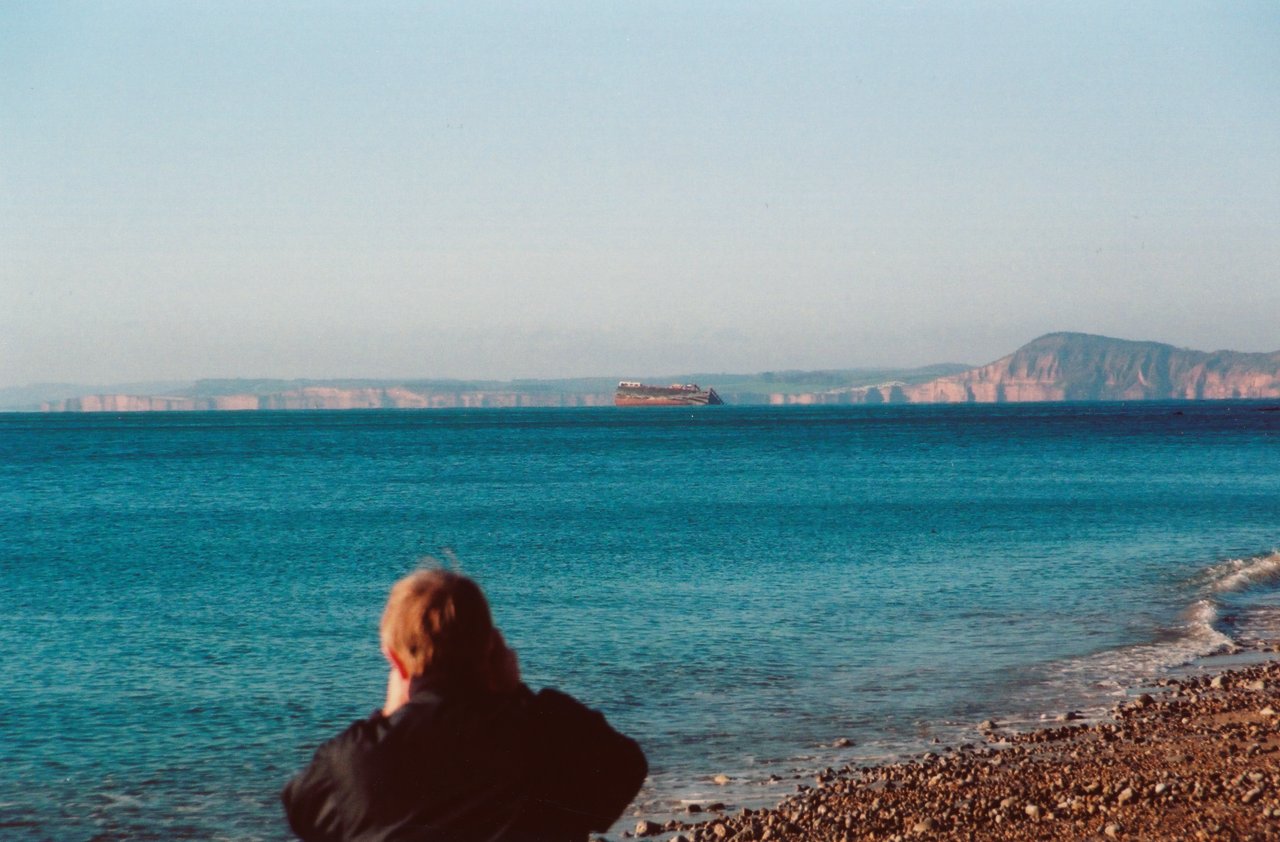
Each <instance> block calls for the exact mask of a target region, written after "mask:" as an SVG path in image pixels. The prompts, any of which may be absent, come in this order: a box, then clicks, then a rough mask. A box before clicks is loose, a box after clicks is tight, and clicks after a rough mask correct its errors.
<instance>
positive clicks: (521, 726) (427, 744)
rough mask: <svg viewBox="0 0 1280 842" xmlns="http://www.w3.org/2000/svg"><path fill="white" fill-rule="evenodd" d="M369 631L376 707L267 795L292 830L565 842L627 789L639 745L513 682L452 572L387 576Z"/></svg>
mask: <svg viewBox="0 0 1280 842" xmlns="http://www.w3.org/2000/svg"><path fill="white" fill-rule="evenodd" d="M381 638H382V651H383V653H384V654H385V656H386V658H387V660H388V661H389V662H390V671H389V674H388V677H387V698H386V702H385V704H384V705H383V707H382V708H381V709H380V710H377V711H374V712H373V714H371V715H370V716H369V717H368V718H367V719H363V720H360V721H357V722H355V723H353V724H352V725H351V726H350V727H349V728H347V729H346V730H345V731H343V732H342V733H341V734H339V735H338V736H337V737H335V738H334V739H332V740H329V741H328V742H326V743H325V744H324V745H322V746H320V748H319V749H318V750H317V751H316V753H315V757H314V758H313V759H312V761H311V764H310V765H309V766H308V767H307V768H306V769H305V770H304V771H302V772H301V773H300V774H298V775H297V776H296V777H294V778H293V779H292V780H291V781H289V783H288V784H287V785H286V786H285V788H284V791H283V792H282V793H281V799H282V801H283V802H284V808H285V814H286V816H287V818H288V821H289V825H290V827H291V828H292V829H293V831H294V833H296V834H297V835H298V836H299V837H300V838H301V839H304V840H307V842H339V841H340V840H360V842H391V840H396V842H410V840H411V841H412V842H436V841H437V840H441V842H445V841H446V840H447V842H570V841H571V840H573V842H577V841H578V840H585V839H586V838H587V836H588V834H589V833H590V832H591V831H603V830H607V829H608V828H609V826H610V825H612V824H613V822H615V821H616V820H617V819H618V817H619V816H620V815H621V814H622V811H623V810H625V809H626V807H627V805H628V804H629V803H630V802H631V799H632V798H634V797H635V795H636V793H637V792H638V791H639V789H640V785H641V783H642V782H643V781H644V778H645V775H646V774H647V773H648V766H647V763H646V761H645V756H644V753H643V752H642V751H641V749H640V747H639V745H637V744H636V743H635V742H634V741H633V740H631V739H629V738H627V737H625V736H623V735H622V734H619V733H618V732H617V731H615V730H614V729H613V728H612V727H610V726H609V724H608V723H607V722H606V721H605V718H604V717H603V716H602V715H601V714H599V713H597V712H595V711H593V710H590V709H588V708H586V707H584V706H583V705H582V704H580V703H579V702H577V701H576V700H574V699H573V698H572V697H570V696H568V695H565V694H564V693H561V692H558V691H556V690H550V689H544V690H541V691H539V692H537V693H534V692H532V691H531V690H530V689H529V688H528V687H526V686H525V685H524V684H523V683H521V681H520V671H519V667H518V664H517V660H516V656H515V654H514V653H513V652H512V651H511V650H510V649H508V648H507V645H506V643H505V642H504V640H503V638H502V635H501V634H500V633H499V632H498V630H497V629H496V628H495V627H494V625H493V620H492V617H491V615H490V611H489V605H488V602H487V601H486V600H485V597H484V593H483V592H482V591H481V590H480V587H479V585H477V584H476V583H475V582H474V581H472V580H471V579H469V578H467V577H466V576H463V575H462V574H460V573H457V572H454V571H451V570H444V569H433V570H420V571H417V572H415V573H412V574H410V575H409V576H406V577H405V578H403V579H401V580H400V581H399V582H397V583H396V584H395V585H394V586H393V587H392V589H391V594H390V597H389V598H388V599H387V605H386V609H385V611H384V612H383V615H382V623H381Z"/></svg>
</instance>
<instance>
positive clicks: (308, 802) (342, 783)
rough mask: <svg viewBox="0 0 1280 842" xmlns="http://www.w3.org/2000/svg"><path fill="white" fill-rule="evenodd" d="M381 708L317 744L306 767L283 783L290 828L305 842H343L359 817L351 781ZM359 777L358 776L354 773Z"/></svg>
mask: <svg viewBox="0 0 1280 842" xmlns="http://www.w3.org/2000/svg"><path fill="white" fill-rule="evenodd" d="M380 722H385V719H384V718H383V716H382V713H381V711H374V712H373V713H372V714H371V715H370V716H369V718H368V719H365V720H360V721H357V722H354V723H352V725H351V727H349V728H348V729H347V730H346V731H343V732H342V733H341V734H339V735H338V736H337V737H334V738H333V739H332V740H330V741H329V742H327V743H325V744H324V745H322V746H320V748H319V749H317V750H316V753H315V757H313V758H312V760H311V763H310V764H309V765H308V766H307V768H306V769H303V770H302V771H301V772H299V773H298V775H297V776H295V777H294V778H293V780H291V781H289V783H287V784H285V787H284V790H283V791H281V793H280V801H281V802H282V803H283V804H284V812H285V816H286V818H288V820H289V827H290V828H292V829H293V832H294V833H295V834H296V835H297V836H298V838H299V839H303V840H305V842H342V840H343V839H345V838H346V833H347V830H348V829H349V828H350V827H351V826H352V825H353V823H356V822H358V821H359V820H360V815H359V814H360V812H361V810H362V809H363V807H362V806H361V805H359V804H353V803H352V798H351V792H352V780H351V776H352V775H353V774H355V772H356V769H357V768H358V767H359V766H360V760H359V758H360V757H362V756H363V751H362V749H361V746H364V745H367V743H368V741H369V740H370V739H372V737H373V731H374V730H375V729H376V727H377V725H378V723H380ZM357 777H359V775H357Z"/></svg>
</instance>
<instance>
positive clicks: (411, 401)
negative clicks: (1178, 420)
mask: <svg viewBox="0 0 1280 842" xmlns="http://www.w3.org/2000/svg"><path fill="white" fill-rule="evenodd" d="M649 379H650V380H652V382H658V383H671V382H679V383H691V382H700V383H703V384H709V385H713V386H716V387H717V391H718V392H719V393H720V395H721V396H722V397H724V398H725V400H726V402H727V403H734V404H757V403H769V404H777V405H785V404H883V403H893V404H904V403H1017V402H1020V401H1100V400H1102V401H1105V400H1169V399H1175V400H1177V399H1185V400H1220V399H1226V398H1280V351H1278V352H1275V353H1270V354H1244V353H1238V352H1235V351H1215V352H1213V353H1207V352H1204V351H1191V350H1187V349H1185V348H1175V347H1174V346H1172V345H1162V344H1160V343H1158V342H1131V341H1128V340H1124V339H1110V338H1107V337H1105V336H1091V335H1088V334H1084V333H1051V334H1049V335H1048V336H1042V337H1040V338H1039V339H1037V340H1035V341H1033V342H1030V343H1028V344H1027V345H1024V346H1023V347H1021V348H1019V349H1018V350H1017V351H1014V352H1013V353H1012V354H1010V355H1009V356H1007V357H1003V358H1001V359H999V360H996V361H995V362H993V363H989V364H988V365H984V366H980V367H978V368H968V367H965V366H956V365H939V366H931V367H928V368H922V369H900V370H894V369H880V370H874V369H849V370H840V371H820V372H765V373H763V374H757V375H740V374H739V375H732V374H714V375H709V374H699V375H682V376H678V377H674V378H656V379H655V378H649ZM616 382H617V381H616V380H610V379H607V378H586V379H579V380H526V381H510V382H499V381H476V382H465V381H453V380H429V381H428V380H421V381H408V382H403V383H397V382H392V381H381V382H379V381H371V380H345V381H343V380H332V381H314V380H311V381H299V380H202V381H199V382H197V383H195V384H194V385H192V386H190V387H188V388H183V389H176V390H173V391H170V392H169V393H168V394H160V395H154V394H152V395H147V394H117V393H107V394H82V395H80V396H77V397H67V398H60V399H53V400H43V401H42V402H41V403H40V404H39V408H40V409H41V410H43V411H45V412H147V411H152V412H154V411H166V410H188V411H191V410H237V409H238V410H256V409H394V408H403V409H444V408H455V407H456V408H479V407H573V406H612V405H613V387H614V385H615V384H616ZM48 388H50V389H53V388H54V387H48ZM57 388H60V389H62V388H70V387H57ZM64 394H65V392H64ZM30 408H35V407H34V406H31V407H30Z"/></svg>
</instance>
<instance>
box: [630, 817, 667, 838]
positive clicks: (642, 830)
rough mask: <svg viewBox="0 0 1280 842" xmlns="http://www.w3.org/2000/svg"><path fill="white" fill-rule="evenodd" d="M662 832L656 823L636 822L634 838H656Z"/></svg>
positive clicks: (660, 826)
mask: <svg viewBox="0 0 1280 842" xmlns="http://www.w3.org/2000/svg"><path fill="white" fill-rule="evenodd" d="M661 832H662V825H660V824H658V823H657V822H651V821H646V820H641V821H638V822H636V836H656V835H657V834H659V833H661Z"/></svg>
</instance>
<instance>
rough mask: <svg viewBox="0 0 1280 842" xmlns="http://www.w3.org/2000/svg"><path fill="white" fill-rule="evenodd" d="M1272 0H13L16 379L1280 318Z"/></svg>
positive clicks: (634, 360) (1143, 334)
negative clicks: (1120, 0)
mask: <svg viewBox="0 0 1280 842" xmlns="http://www.w3.org/2000/svg"><path fill="white" fill-rule="evenodd" d="M1278 45H1280V4H1276V3H1275V2H1273V0H1264V2H1256V3H1248V2H1231V3H1208V2H1197V3H1190V2H1187V3H1176V2H1158V3H1125V4H1116V3H1113V2H1110V0H1108V2H1105V3H1096V4H1089V3H1080V2H1070V3H1067V2H1063V3H1040V2H1027V3H1004V2H981V3H979V2H966V3H944V2H938V3H929V2H912V3H901V4H895V3H887V2H879V3H865V4H858V3H849V2H832V3H801V4H795V3H791V2H787V3H752V2H740V3H711V2H687V1H686V2H671V3H651V2H617V3H611V2H602V0H590V2H580V3H568V2H554V0H548V1H547V2H537V3H535V2H521V3H471V2H468V3H462V2H458V3H450V4H431V3H414V4H410V3H377V2H372V3H369V2H364V3H359V4H357V3H344V4H327V3H317V2H305V3H263V2H258V0H254V2H227V0H217V2H170V0H165V2H156V3H144V2H115V3H83V4H80V3H66V2H34V0H33V2H26V3H22V2H2V3H0V386H4V385H21V384H26V383H32V382H44V381H71V382H81V383H110V382H120V381H129V380H143V379H188V378H196V377H211V376H280V377H336V376H369V377H435V376H457V377H497V378H509V377H552V376H562V375H563V376H570V375H592V374H597V375H606V374H607V375H618V376H632V375H641V374H647V373H655V374H656V373H678V372H689V371H703V372H705V371H733V372H750V371H759V370H765V369H782V368H847V367H858V366H870V365H881V364H894V365H918V364H925V363H930V362H940V361H955V362H972V363H983V362H988V361H990V360H992V359H995V358H996V357H999V356H1002V355H1003V354H1005V353H1007V352H1009V351H1012V350H1013V349H1014V348H1016V347H1017V346H1018V345H1021V344H1023V343H1024V342H1026V341H1028V340H1030V339H1032V338H1034V337H1036V336H1038V335H1040V334H1043V333H1047V332H1050V331H1055V330H1082V331H1088V332H1094V333H1103V334H1107V335H1112V336H1120V337H1125V338H1132V339H1154V340H1159V341H1165V342H1170V343H1173V344H1176V345H1182V346H1188V347H1195V348H1201V349H1205V350H1212V349H1217V348H1233V349H1238V350H1252V351H1260V350H1275V349H1277V348H1280V331H1277V325H1278V324H1280V46H1278Z"/></svg>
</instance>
